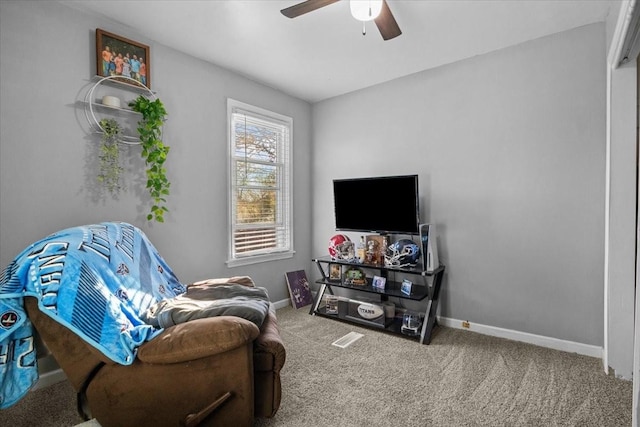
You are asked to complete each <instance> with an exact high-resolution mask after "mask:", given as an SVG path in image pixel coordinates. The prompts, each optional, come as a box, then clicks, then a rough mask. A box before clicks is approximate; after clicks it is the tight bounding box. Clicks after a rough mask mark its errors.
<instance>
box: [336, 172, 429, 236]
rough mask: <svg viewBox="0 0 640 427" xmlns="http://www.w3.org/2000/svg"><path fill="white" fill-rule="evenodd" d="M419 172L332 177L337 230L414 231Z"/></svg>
mask: <svg viewBox="0 0 640 427" xmlns="http://www.w3.org/2000/svg"><path fill="white" fill-rule="evenodd" d="M418 197H419V196H418V175H401V176H380V177H371V178H352V179H335V180H333V202H334V210H335V217H336V230H342V231H364V232H373V233H379V234H417V233H418V227H419V224H420V211H419V206H418Z"/></svg>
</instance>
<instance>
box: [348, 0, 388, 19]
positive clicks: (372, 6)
mask: <svg viewBox="0 0 640 427" xmlns="http://www.w3.org/2000/svg"><path fill="white" fill-rule="evenodd" d="M349 6H350V7H351V15H353V17H354V18H356V19H357V20H358V21H363V22H366V21H373V20H374V19H376V18H377V17H378V15H380V11H381V10H382V0H350V1H349Z"/></svg>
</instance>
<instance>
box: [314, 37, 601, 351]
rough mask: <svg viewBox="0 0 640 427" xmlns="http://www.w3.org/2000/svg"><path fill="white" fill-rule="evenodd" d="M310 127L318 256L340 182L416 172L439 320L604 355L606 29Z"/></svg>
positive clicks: (338, 105)
mask: <svg viewBox="0 0 640 427" xmlns="http://www.w3.org/2000/svg"><path fill="white" fill-rule="evenodd" d="M313 126H314V127H313V141H314V144H313V156H312V158H313V183H314V184H313V185H314V194H313V205H314V210H313V222H312V223H313V253H314V254H323V253H326V244H327V243H326V242H327V241H328V239H329V237H330V236H331V235H332V234H335V232H334V223H333V212H332V190H331V180H332V179H333V178H345V177H358V176H371V175H386V174H404V173H418V174H419V176H420V187H421V193H422V200H421V204H422V220H423V221H424V222H432V223H435V224H436V225H437V228H438V231H439V234H440V237H439V241H438V244H439V250H440V255H441V258H442V261H443V262H444V263H445V264H446V265H447V272H446V274H445V280H444V285H443V294H442V300H441V314H442V315H443V316H446V317H450V318H455V319H463V320H468V321H470V322H472V323H473V322H475V323H480V324H485V325H491V326H496V327H502V328H507V329H513V330H518V331H523V332H529V333H533V334H539V335H543V336H548V337H555V338H559V339H563V340H569V341H575V342H579V343H584V344H591V345H597V346H602V345H603V290H602V289H603V288H602V278H603V247H604V243H603V236H604V231H603V224H604V216H603V213H604V167H605V163H604V159H605V29H604V24H594V25H590V26H586V27H581V28H579V29H576V30H573V31H569V32H564V33H559V34H556V35H552V36H549V37H545V38H542V39H538V40H534V41H530V42H527V43H524V44H521V45H519V46H516V47H512V48H508V49H504V50H500V51H497V52H493V53H490V54H487V55H482V56H478V57H475V58H473V59H469V60H465V61H461V62H458V63H455V64H452V65H448V66H444V67H441V68H438V69H434V70H429V71H424V72H421V73H417V74H414V75H411V76H408V77H405V78H401V79H398V80H395V81H392V82H389V83H386V84H382V85H378V86H375V87H372V88H369V89H365V90H362V91H358V92H354V93H351V94H347V95H344V96H340V97H336V98H333V99H330V100H327V101H324V102H320V103H318V104H315V105H314V107H313ZM376 203H377V204H379V205H375V206H374V204H373V203H370V202H369V203H367V202H366V201H363V215H365V214H366V210H367V209H373V208H378V207H379V206H380V205H381V206H383V207H384V208H385V209H388V210H389V212H390V213H391V212H392V211H393V194H389V195H381V198H380V200H378V201H377V202H376Z"/></svg>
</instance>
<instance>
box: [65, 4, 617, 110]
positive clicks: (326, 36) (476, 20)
mask: <svg viewBox="0 0 640 427" xmlns="http://www.w3.org/2000/svg"><path fill="white" fill-rule="evenodd" d="M612 1H619V0H606V1H600V0H387V2H388V4H389V7H390V9H391V10H392V12H393V14H394V16H395V18H396V20H397V22H398V24H399V26H400V28H401V29H402V32H403V34H402V35H401V36H399V37H397V38H395V39H392V40H389V41H383V40H382V37H381V36H380V33H379V32H378V30H377V28H376V27H375V24H373V23H368V24H367V35H366V36H364V37H363V36H362V24H361V23H360V22H359V21H356V20H355V19H353V18H352V17H351V15H350V12H349V5H348V2H347V1H345V0H343V1H339V2H338V3H334V4H332V5H329V6H326V7H324V8H321V9H318V10H316V11H314V12H311V13H308V14H306V15H302V16H300V17H297V18H294V19H289V18H286V17H285V16H283V15H282V14H281V13H280V9H283V8H286V7H288V6H292V5H294V4H297V3H299V2H301V0H224V1H223V0H209V1H204V0H201V1H189V0H174V1H167V0H165V1H149V0H144V1H138V0H130V1H127V2H123V1H121V0H99V1H97V0H93V1H88V0H84V1H63V3H66V4H68V5H70V6H72V7H76V8H78V9H84V10H89V11H93V12H96V13H98V14H102V15H105V16H107V17H109V18H110V19H112V20H115V21H117V22H120V23H122V24H125V25H127V26H129V27H132V28H135V30H136V32H138V33H140V34H143V35H144V36H145V37H148V38H149V39H151V40H153V41H155V42H158V43H161V44H164V45H167V46H170V47H172V48H175V49H178V50H180V51H183V52H186V53H188V54H190V55H192V56H195V57H198V58H201V59H204V60H206V61H209V62H212V63H214V64H216V65H219V66H222V67H224V68H227V69H229V70H232V71H234V72H237V73H240V74H242V75H244V76H247V77H249V78H251V79H253V80H256V81H259V82H262V83H264V84H266V85H269V86H271V87H274V88H277V89H279V90H281V91H283V92H286V93H288V94H291V95H293V96H296V97H298V98H301V99H305V100H307V101H310V102H316V101H320V100H323V99H327V98H331V97H333V96H337V95H340V94H344V93H347V92H351V91H354V90H357V89H362V88H364V87H368V86H372V85H375V84H378V83H381V82H385V81H388V80H392V79H395V78H398V77H401V76H405V75H408V74H412V73H415V72H418V71H421V70H425V69H428V68H433V67H437V66H440V65H444V64H448V63H452V62H455V61H459V60H461V59H465V58H470V57H473V56H476V55H480V54H483V53H487V52H491V51H494V50H497V49H501V48H504V47H507V46H512V45H515V44H518V43H521V42H524V41H527V40H531V39H535V38H539V37H543V36H546V35H549V34H553V33H556V32H560V31H565V30H568V29H571V28H576V27H580V26H583V25H587V24H591V23H594V22H600V21H604V20H605V19H606V16H607V14H608V12H609V8H610V6H611V3H612ZM125 4H126V6H125ZM104 29H105V30H107V31H109V28H104ZM122 35H123V36H124V37H127V36H128V35H127V34H122ZM132 38H133V37H132ZM151 58H152V60H153V52H152V55H151Z"/></svg>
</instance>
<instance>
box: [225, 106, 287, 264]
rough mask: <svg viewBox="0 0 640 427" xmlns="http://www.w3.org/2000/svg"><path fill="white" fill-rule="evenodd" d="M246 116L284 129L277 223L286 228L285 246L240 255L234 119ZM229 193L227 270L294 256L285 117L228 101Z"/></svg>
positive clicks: (280, 148)
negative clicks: (284, 153) (240, 115)
mask: <svg viewBox="0 0 640 427" xmlns="http://www.w3.org/2000/svg"><path fill="white" fill-rule="evenodd" d="M235 114H244V115H246V116H248V117H252V118H255V119H258V120H263V121H266V122H269V123H271V124H273V125H276V126H283V127H284V129H285V131H284V133H285V135H284V140H283V146H279V147H278V150H282V149H283V150H285V151H286V155H285V156H284V160H283V162H282V163H278V167H279V168H281V174H280V175H281V176H282V178H283V179H282V181H281V183H280V184H282V186H281V188H280V187H279V188H278V189H276V191H277V192H278V196H277V197H278V199H279V201H280V203H279V209H278V212H277V216H278V218H277V219H276V223H277V224H279V226H280V227H284V228H285V232H284V239H283V242H284V243H283V244H282V245H281V247H276V248H272V249H263V250H256V251H253V252H249V253H237V252H236V250H235V231H236V226H237V225H236V217H235V212H236V198H235V194H236V179H235V173H236V167H235V163H236V162H237V161H242V159H240V158H237V157H236V156H235V129H234V126H233V124H234V115H235ZM227 150H228V152H227V159H228V168H227V172H228V173H227V179H228V185H227V192H228V207H229V212H228V242H229V246H228V258H227V266H229V267H237V266H242V265H248V264H255V263H260V262H267V261H274V260H278V259H285V258H291V257H293V254H294V253H295V251H294V249H293V190H292V187H293V182H292V169H293V167H292V165H293V161H292V158H293V119H292V118H291V117H288V116H284V115H282V114H278V113H274V112H273V111H269V110H266V109H264V108H260V107H256V106H253V105H250V104H245V103H244V102H240V101H237V100H235V99H231V98H228V99H227Z"/></svg>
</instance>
